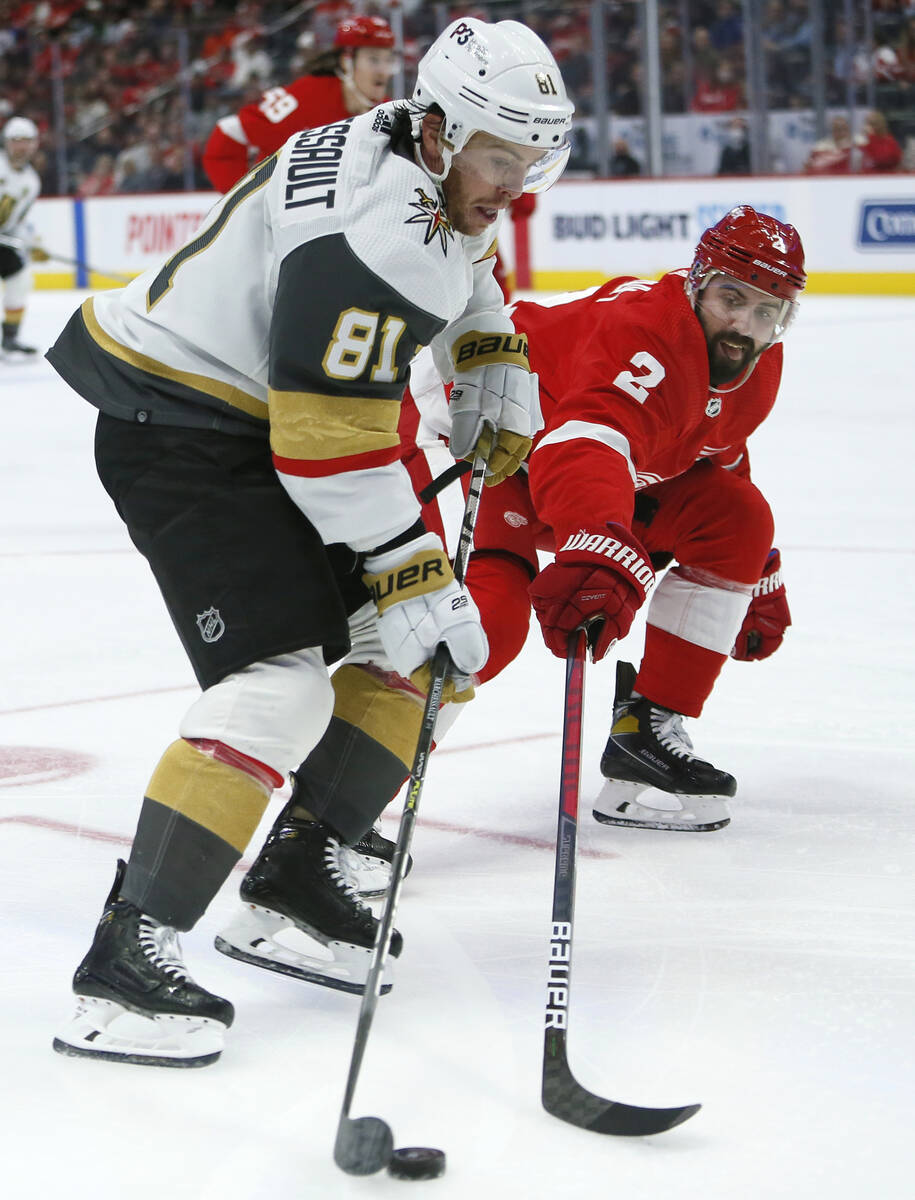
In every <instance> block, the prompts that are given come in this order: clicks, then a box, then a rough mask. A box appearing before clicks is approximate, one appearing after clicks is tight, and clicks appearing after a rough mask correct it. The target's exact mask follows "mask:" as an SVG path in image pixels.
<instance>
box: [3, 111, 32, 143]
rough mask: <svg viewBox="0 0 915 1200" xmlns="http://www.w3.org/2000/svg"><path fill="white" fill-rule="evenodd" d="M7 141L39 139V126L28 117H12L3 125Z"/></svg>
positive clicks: (4, 136) (4, 137)
mask: <svg viewBox="0 0 915 1200" xmlns="http://www.w3.org/2000/svg"><path fill="white" fill-rule="evenodd" d="M3 140H4V141H5V142H31V141H37V140H38V126H37V125H36V124H35V122H34V121H32V120H30V119H29V118H28V117H10V119H9V120H8V121H7V123H6V124H5V125H4V126H3Z"/></svg>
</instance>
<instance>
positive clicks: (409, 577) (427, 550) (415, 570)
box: [362, 533, 454, 615]
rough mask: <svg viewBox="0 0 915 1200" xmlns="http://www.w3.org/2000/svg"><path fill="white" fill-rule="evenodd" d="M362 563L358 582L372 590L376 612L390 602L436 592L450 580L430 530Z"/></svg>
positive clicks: (438, 543) (437, 540)
mask: <svg viewBox="0 0 915 1200" xmlns="http://www.w3.org/2000/svg"><path fill="white" fill-rule="evenodd" d="M364 565H365V568H366V570H365V574H364V575H363V576H362V582H363V583H364V584H365V586H366V587H367V588H368V589H369V591H370V592H371V593H372V599H373V600H374V601H375V606H376V608H377V609H378V613H379V615H380V614H381V613H383V612H384V611H385V610H386V609H388V608H390V607H391V605H392V604H400V603H401V602H402V601H404V600H412V599H413V598H414V597H415V596H424V595H426V594H428V593H429V592H437V591H438V590H439V589H440V588H443V587H445V586H446V585H447V584H449V583H452V582H453V580H454V572H453V571H452V570H451V564H450V563H449V562H448V559H447V557H446V555H445V551H444V549H443V548H442V543H441V539H440V538H439V537H438V536H437V535H436V534H434V533H424V534H423V536H422V537H418V538H416V539H415V540H414V541H412V542H408V543H407V544H406V545H405V546H400V547H399V548H398V549H396V550H389V551H388V552H387V553H386V554H376V555H369V557H368V558H366V560H365V564H364Z"/></svg>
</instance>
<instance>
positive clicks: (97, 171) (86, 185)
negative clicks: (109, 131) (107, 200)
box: [76, 154, 116, 198]
mask: <svg viewBox="0 0 915 1200" xmlns="http://www.w3.org/2000/svg"><path fill="white" fill-rule="evenodd" d="M114 191H116V188H115V186H114V159H113V158H112V156H111V155H110V154H100V155H99V156H98V158H96V160H95V163H94V165H93V167H92V170H91V171H90V172H89V173H88V174H87V175H84V176H83V177H82V179H81V180H80V183H79V185H78V186H77V189H76V194H77V196H82V197H84V198H85V197H86V196H110V195H111V194H112V193H113V192H114Z"/></svg>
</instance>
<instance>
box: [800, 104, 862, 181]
mask: <svg viewBox="0 0 915 1200" xmlns="http://www.w3.org/2000/svg"><path fill="white" fill-rule="evenodd" d="M829 128H830V136H829V137H828V138H823V139H822V141H819V142H817V143H816V144H815V145H814V147H813V149H812V150H811V151H810V154H809V155H808V157H807V161H806V162H805V163H804V170H805V171H806V172H807V174H808V175H844V174H847V173H848V171H850V170H851V152H852V138H851V126H850V125H849V123H848V119H847V118H846V117H833V119H832V122H831V123H830V126H829Z"/></svg>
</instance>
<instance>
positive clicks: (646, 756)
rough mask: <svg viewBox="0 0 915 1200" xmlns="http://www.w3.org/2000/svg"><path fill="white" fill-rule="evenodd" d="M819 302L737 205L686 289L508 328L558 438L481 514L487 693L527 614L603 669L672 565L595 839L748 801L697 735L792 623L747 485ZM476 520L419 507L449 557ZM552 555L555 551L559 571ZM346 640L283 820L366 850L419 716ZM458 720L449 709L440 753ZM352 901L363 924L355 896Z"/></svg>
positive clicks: (435, 405)
mask: <svg viewBox="0 0 915 1200" xmlns="http://www.w3.org/2000/svg"><path fill="white" fill-rule="evenodd" d="M805 283H806V276H805V273H804V255H803V249H802V247H801V241H800V238H799V236H798V234H797V232H796V230H795V229H794V228H793V227H792V226H790V225H786V224H783V223H782V222H780V221H777V220H775V219H773V218H772V217H768V216H765V215H763V214H760V213H757V212H755V211H754V210H753V209H752V208H749V207H739V208H735V209H733V210H732V211H731V212H730V213H728V215H727V216H726V217H724V218H723V219H722V220H721V221H719V223H718V224H717V225H715V226H714V227H713V228H712V229H709V230H707V231H706V232H705V233H704V234H703V235H702V238H701V240H700V242H699V245H698V247H697V250H696V255H695V258H694V261H693V263H692V266H691V267H690V268H689V269H688V270H686V269H684V270H681V271H674V272H671V273H670V274H667V275H665V276H663V277H662V278H661V279H660V280H658V281H657V282H653V281H651V280H644V279H629V278H625V279H613V280H610V281H609V282H608V283H606V284H604V285H603V286H602V287H600V288H597V289H593V290H591V291H589V292H586V293H583V294H582V293H579V294H578V295H572V296H566V297H559V298H557V299H556V300H553V301H546V302H544V303H536V302H533V301H522V302H520V303H518V304H517V305H515V306H514V308H513V309H512V310H511V311H512V313H513V318H514V319H515V320H516V321H518V322H519V323H520V324H523V326H524V328H525V329H526V330H527V331H528V336H529V345H530V358H531V368H532V370H534V371H536V372H537V373H538V374H539V379H540V399H541V404H542V407H543V413H544V418H545V420H546V429H545V432H544V433H543V434H542V435H540V437H539V440H535V443H534V449H533V452H532V453H531V455H530V457H529V459H528V466H529V474H528V476H527V477H526V476H525V474H524V472H522V471H519V472H517V473H516V474H515V475H513V476H511V477H510V478H508V479H506V480H504V481H503V482H502V483H500V484H498V485H497V486H496V487H493V488H488V489H486V490H485V492H484V494H483V497H482V500H481V502H480V508H479V515H478V519H477V524H476V531H475V535H474V550H473V553H472V555H471V558H470V563H469V567H468V571H467V585H468V588H469V590H470V592H471V594H472V595H473V598H474V601H475V602H476V604H477V607H478V609H479V611H480V615H481V620H482V622H483V626H484V629H485V630H486V635H487V638H488V641H489V658H488V659H487V661H486V663H485V665H484V666H483V668H482V669H481V671H480V672H479V674H478V675H477V676H476V681H477V682H479V683H485V682H486V681H487V680H488V679H491V678H493V676H495V675H497V674H498V673H499V672H500V671H501V670H502V669H503V668H504V667H505V666H506V665H507V664H508V663H509V662H511V661H512V659H514V658H515V657H516V656H517V655H518V654H519V653H520V651H521V648H522V646H523V645H524V642H525V640H526V638H527V633H528V627H529V623H530V613H531V606H532V605H533V609H534V611H535V612H536V614H537V617H538V619H539V621H540V624H541V627H542V630H543V636H544V639H545V641H546V644H547V645H548V646H549V648H550V649H551V650H552V651H553V653H555V654H557V655H558V656H560V657H565V655H566V649H567V645H568V639H569V636H570V634H571V633H572V632H573V631H574V630H575V629H576V628H577V627H578V626H579V625H580V624H582V623H585V622H589V621H591V620H595V621H597V622H599V623H600V632H599V635H598V637H597V639H596V643H595V646H594V650H593V657H594V659H595V660H599V659H601V658H602V657H603V656H604V655H605V654H606V653H607V651H608V650H609V649H610V647H611V646H612V645H613V644H614V643H615V642H616V641H617V640H619V639H621V638H623V637H625V636H626V634H627V633H628V631H629V629H630V626H631V624H632V621H633V618H634V616H635V613H636V612H637V610H638V609H639V607H640V606H641V605H642V604H643V603H644V602H645V600H646V598H647V595H648V593H649V592H650V591H651V590H652V588H653V587H654V583H655V571H660V570H662V569H663V568H666V567H668V566H669V567H670V569H669V570H667V573H666V575H665V576H664V578H663V579H662V580H661V582H660V583H659V584H658V585H657V587H654V595H653V597H652V600H651V603H650V605H649V607H648V613H647V618H648V624H647V633H646V642H645V653H644V656H643V659H642V663H641V667H640V670H639V671H638V673H636V671H635V670H634V668H633V667H632V666H631V665H630V664H627V663H620V664H618V667H617V689H616V698H615V701H614V710H613V723H612V727H611V731H610V736H609V739H608V742H607V746H606V749H605V751H604V754H603V757H602V761H601V770H602V772H603V774H604V775H605V776H606V777H607V779H608V780H609V781H610V786H609V791H610V793H611V794H609V795H608V794H607V792H608V789H605V793H604V794H603V795H602V797H601V798H599V799H598V801H597V802H596V807H595V816H596V817H597V818H598V820H604V821H608V822H610V823H620V824H635V825H641V826H643V827H654V828H658V827H660V828H697V827H700V826H698V825H697V824H695V823H694V824H690V822H689V812H685V813H681V817H680V818H679V820H680V821H682V823H681V824H677V820H676V819H675V816H674V813H673V812H672V810H669V809H667V810H664V809H661V810H659V809H658V808H655V807H652V806H649V805H647V804H646V805H645V806H644V807H643V806H642V805H640V804H639V803H637V802H636V796H638V795H639V794H640V793H641V792H642V791H643V790H644V789H646V788H648V787H654V788H657V789H660V790H661V791H663V792H666V793H671V794H674V795H679V796H689V797H693V798H695V797H699V796H716V797H723V796H730V795H733V794H734V792H735V790H736V781H735V780H734V778H733V776H731V775H729V774H727V773H726V772H725V771H721V770H719V769H717V768H716V767H714V766H712V765H711V764H710V763H708V762H704V761H703V760H701V759H699V758H697V757H696V756H695V754H694V753H693V749H692V744H691V742H690V740H689V738H688V737H687V735H686V733H685V731H684V729H683V724H682V719H683V717H684V716H690V717H695V716H698V715H699V714H700V712H701V711H702V706H703V704H704V702H705V700H706V699H707V697H708V696H709V694H710V693H711V691H712V688H713V686H714V684H715V680H716V679H717V677H718V673H719V672H720V670H721V667H722V665H723V663H724V661H725V659H726V658H727V657H728V655H729V654H732V655H733V656H734V657H735V658H738V659H745V660H746V659H753V658H764V657H766V656H767V655H769V654H771V653H772V652H773V651H774V650H775V649H777V647H778V646H779V645H780V643H781V640H782V637H783V634H784V632H785V629H786V627H787V625H788V624H789V623H790V617H789V614H788V607H787V603H786V601H785V589H784V586H783V585H782V583H781V579H780V559H779V554H778V551H777V550H773V549H772V540H773V518H772V514H771V512H770V510H769V505H768V504H767V502H766V500H765V498H764V497H763V495H762V494H761V492H760V491H759V490H758V489H757V488H756V486H755V485H754V484H753V483H752V482H751V480H750V472H749V462H748V458H747V448H746V440H747V438H748V437H749V435H750V434H751V433H752V432H753V430H755V429H756V428H757V426H758V425H759V424H760V423H761V422H762V421H763V420H764V419H765V417H766V416H767V414H768V413H769V411H770V409H771V408H772V405H773V404H774V402H775V398H776V394H777V391H778V387H779V382H780V379H781V371H782V347H781V345H780V344H779V342H780V339H781V337H782V336H783V334H784V333H785V331H786V330H787V329H788V327H789V325H790V323H791V321H792V319H793V316H794V313H795V309H796V304H797V299H798V296H799V295H800V293H801V291H802V290H803V288H804V286H805ZM410 389H411V392H412V397H413V400H414V406H413V407H412V410H411V409H410V408H409V407H406V408H405V413H404V417H403V419H402V421H401V427H400V434H401V442H402V444H406V442H407V440H408V437H407V435H408V433H412V434H413V438H412V440H413V449H412V450H411V451H409V452H408V453H407V454H406V456H405V462H406V464H407V467H408V469H409V471H410V475H411V478H412V480H413V485H414V488H415V489H416V491H417V493H418V494H419V493H421V491H422V489H423V488H425V487H428V486H429V485H430V484H431V481H432V479H433V478H435V477H439V476H440V475H441V472H442V468H443V466H445V465H447V464H448V463H450V462H451V460H450V457H449V456H448V454H447V451H445V450H444V448H443V443H442V442H441V441H439V440H438V438H437V437H436V435H439V436H441V435H445V434H447V430H448V407H447V404H446V389H445V388H443V386H442V384H441V381H440V380H439V378H438V376H437V374H436V373H435V371H434V365H433V364H432V362H431V356H429V355H427V354H426V353H425V352H424V353H423V354H422V355H420V356H419V358H418V359H417V360H415V361H414V364H413V367H412V369H411V377H410ZM458 390H459V389H458V387H457V386H456V387H455V388H454V389H453V390H452V394H451V403H453V402H454V401H455V399H456V398H457V396H458ZM411 417H412V421H413V429H412V430H408V429H407V422H408V421H409V420H410V418H411ZM417 422H419V425H418V428H417ZM443 456H444V462H443V461H442V459H443ZM433 487H434V485H433ZM455 492H456V493H457V494H456V495H455V494H454V493H455ZM462 508H463V497H462V495H461V490H460V486H459V484H457V483H451V484H449V485H448V486H447V487H444V488H442V489H441V491H440V493H439V494H438V495H437V496H436V497H435V499H434V500H432V501H429V502H427V503H426V504H425V505H424V508H423V520H424V522H425V524H426V527H427V528H428V529H434V530H435V531H436V532H437V533H439V534H440V535H442V537H443V540H444V541H445V544H446V545H448V546H449V549H450V550H452V551H453V543H451V542H450V541H449V539H451V538H454V537H455V536H456V533H457V529H458V526H459V520H460V513H461V511H462ZM538 551H553V552H554V553H555V559H554V561H553V562H551V563H550V564H549V565H548V566H546V567H544V569H543V570H540V568H539V559H538ZM672 562H675V563H676V565H674V566H670V564H671V563H672ZM352 633H353V637H352V641H353V647H354V650H353V653H351V654H350V656H349V657H348V658H347V660H346V662H345V663H344V664H343V665H342V666H341V667H340V668H339V670H338V671H337V672H336V673H335V675H334V677H333V684H334V692H335V703H334V713H333V717H332V719H331V722H330V725H329V726H328V729H327V731H326V732H325V734H324V737H323V738H322V739H321V741H320V742H319V743H318V745H317V746H316V747H315V749H314V750H313V751H312V752H311V754H310V755H309V756H308V758H307V759H306V760H305V761H304V763H302V765H301V766H300V767H299V768H298V770H297V771H296V772H295V775H294V783H293V796H292V799H291V800H290V802H289V806H287V808H288V807H292V806H295V805H300V806H302V807H303V808H305V809H307V810H308V811H310V812H312V813H314V814H315V815H316V816H318V817H319V818H320V819H321V820H322V821H323V822H324V823H325V824H327V825H329V826H330V827H332V828H337V829H340V828H341V827H342V828H343V829H346V828H349V829H350V830H353V829H361V830H369V829H370V828H371V825H372V823H373V821H374V820H375V819H376V817H377V816H378V815H379V814H380V813H381V812H382V811H383V809H384V807H385V805H386V804H387V803H388V802H389V801H390V799H391V798H392V797H393V796H394V795H396V793H397V791H398V790H399V788H400V786H401V784H402V782H403V780H404V778H405V777H406V775H407V773H408V771H409V766H410V762H411V759H412V754H413V751H414V749H415V745H416V737H417V733H418V730H419V726H420V723H421V719H422V699H423V697H422V696H421V694H420V693H419V692H418V691H417V690H416V689H415V688H413V687H412V685H411V684H410V683H409V682H408V681H406V680H403V679H400V678H399V677H398V676H396V675H393V674H391V673H390V670H389V669H387V670H385V669H384V667H383V666H382V664H381V660H380V656H379V655H378V654H377V652H376V651H375V649H373V647H372V645H371V642H370V640H367V639H366V638H364V636H363V634H364V631H363V630H359V629H354V630H353V631H352ZM457 711H458V706H456V705H454V704H448V705H446V706H445V707H444V709H443V710H442V713H441V715H440V718H439V724H438V726H437V734H438V737H439V738H441V735H442V733H443V732H444V730H445V729H446V728H447V727H448V725H449V724H450V723H451V722H452V721H453V719H454V715H455V714H456V712H457ZM614 791H615V792H616V793H617V794H615V795H614V794H612V793H613V792H614ZM619 791H622V793H623V794H622V797H620V795H619V794H618V793H619ZM711 803H712V802H709V804H711ZM688 804H689V807H690V809H694V808H695V809H699V808H701V807H702V806H701V805H698V804H696V803H695V800H691V801H689V802H688ZM718 807H719V808H720V809H724V808H725V806H724V803H723V801H718ZM286 811H287V810H284V814H285V812H286ZM725 811H726V810H725ZM284 814H281V816H280V818H279V819H278V821H277V823H276V824H275V825H274V832H273V833H271V835H270V838H269V839H268V842H267V845H266V846H265V848H264V850H262V851H261V854H260V855H259V856H258V859H257V860H256V861H255V863H254V865H253V866H252V868H251V870H250V871H249V872H248V875H247V876H246V881H251V883H250V886H249V890H251V889H253V887H254V885H255V884H256V883H257V881H258V880H259V878H260V877H261V875H262V874H263V873H264V872H268V873H269V856H270V847H271V843H272V841H273V840H275V837H276V836H278V833H277V831H278V830H281V829H282V827H283V821H284ZM718 823H719V824H720V823H722V822H718ZM706 827H717V825H712V826H706ZM353 841H354V839H352V838H351V839H350V842H351V844H352V842H353ZM359 848H360V850H362V849H363V847H362V846H361V845H360V847H359ZM245 886H246V885H244V884H243V888H244V887H245ZM281 890H282V889H280V891H281ZM278 895H279V891H278V889H277V885H276V880H275V879H274V880H273V902H274V907H275V906H276V904H277V903H280V904H281V906H282V911H284V912H285V913H287V915H288V916H289V917H290V919H292V920H294V922H295V924H296V925H297V926H298V927H299V928H310V929H319V930H320V929H321V928H322V926H321V921H322V914H321V912H320V911H318V910H317V909H314V908H313V909H312V910H309V911H305V910H304V908H303V906H302V904H301V903H299V904H298V906H297V898H296V896H292V895H289V896H288V897H287V896H286V895H285V893H284V894H283V895H282V896H280V898H279V901H278V900H277V897H278ZM337 899H338V902H340V903H344V902H346V903H350V904H352V905H354V906H355V905H358V900H357V899H356V897H355V896H354V895H353V896H351V897H350V898H349V899H348V900H345V899H344V900H341V899H340V897H337ZM242 925H243V922H242V921H240V920H239V921H238V922H234V923H233V925H232V926H231V927H230V929H229V930H227V931H226V935H225V940H227V941H228V942H230V943H231V944H232V946H233V947H234V948H233V949H231V950H230V951H227V952H231V953H232V954H233V956H234V957H239V958H244V959H246V961H249V962H253V963H257V962H258V957H257V955H258V948H257V945H255V944H253V943H252V945H251V946H245V945H242V944H241V943H240V942H239V940H238V937H239V933H238V931H239V930H240V929H241V928H242ZM258 936H260V935H258ZM233 939H235V940H234V941H233ZM260 940H261V941H263V938H260ZM219 944H220V943H217V945H219ZM220 948H223V946H222V945H220ZM258 965H264V964H263V963H259V964H258ZM271 969H276V968H271ZM288 973H290V974H293V973H295V972H294V971H289V972H288ZM320 974H321V968H320V964H318V966H317V968H316V969H315V970H313V971H312V972H311V973H310V974H309V975H308V976H307V978H310V979H311V980H313V981H316V982H321V979H320ZM303 977H304V976H303Z"/></svg>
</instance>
